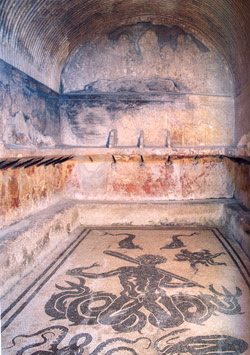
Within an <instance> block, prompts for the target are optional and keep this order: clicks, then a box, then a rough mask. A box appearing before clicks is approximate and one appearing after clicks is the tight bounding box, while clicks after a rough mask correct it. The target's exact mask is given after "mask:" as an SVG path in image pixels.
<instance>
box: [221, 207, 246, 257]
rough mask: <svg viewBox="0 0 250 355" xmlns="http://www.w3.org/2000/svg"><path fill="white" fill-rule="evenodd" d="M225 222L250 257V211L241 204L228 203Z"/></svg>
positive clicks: (225, 225) (226, 227) (225, 210)
mask: <svg viewBox="0 0 250 355" xmlns="http://www.w3.org/2000/svg"><path fill="white" fill-rule="evenodd" d="M223 224H224V227H225V229H226V231H227V233H229V234H230V235H232V236H233V238H234V239H235V240H236V241H237V243H238V244H239V245H240V246H241V248H242V249H243V250H244V252H245V253H246V255H247V256H248V258H249V259H250V211H249V210H247V209H246V208H244V207H242V206H241V205H239V204H226V205H225V206H224V215H223Z"/></svg>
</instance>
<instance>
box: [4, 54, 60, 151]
mask: <svg viewBox="0 0 250 355" xmlns="http://www.w3.org/2000/svg"><path fill="white" fill-rule="evenodd" d="M0 115H1V116H0V118H1V119H0V140H1V141H4V142H5V144H7V145H10V146H12V145H15V146H28V147H34V146H36V145H40V146H52V147H53V146H54V145H55V144H56V143H59V142H60V120H59V102H58V94H57V93H55V92H54V91H53V90H51V89H49V88H47V87H46V86H44V85H42V84H41V83H39V82H38V81H36V80H34V79H33V78H31V77H29V76H28V75H26V74H24V73H22V72H21V71H19V70H18V69H16V68H14V67H13V66H11V65H9V64H7V63H5V62H4V61H2V60H0Z"/></svg>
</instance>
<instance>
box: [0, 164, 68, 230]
mask: <svg viewBox="0 0 250 355" xmlns="http://www.w3.org/2000/svg"><path fill="white" fill-rule="evenodd" d="M73 168H74V163H72V162H67V163H63V164H60V165H56V166H53V165H49V166H40V167H34V166H32V167H29V168H27V169H24V168H20V169H15V170H12V169H7V170H0V195H1V198H0V227H2V226H3V225H6V224H8V223H11V222H13V221H17V220H18V219H21V218H24V217H26V216H27V215H29V214H31V213H34V212H36V211H39V210H41V209H44V208H46V207H48V206H49V205H51V204H53V203H55V202H58V201H59V200H60V199H62V198H63V197H64V196H65V193H66V191H67V184H68V181H69V180H70V176H71V173H72V170H73Z"/></svg>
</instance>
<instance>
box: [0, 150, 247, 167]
mask: <svg viewBox="0 0 250 355" xmlns="http://www.w3.org/2000/svg"><path fill="white" fill-rule="evenodd" d="M239 153H241V154H239ZM223 157H227V158H229V159H237V160H238V159H242V160H244V161H246V162H250V158H249V154H248V155H247V152H246V151H244V150H243V149H241V151H239V149H237V147H234V146H232V147H229V146H214V147H213V146H209V147H208V146H206V147H205V146H201V147H191V146H189V147H183V146H182V147H143V148H139V147H112V148H107V147H105V146H103V147H79V146H55V147H53V148H52V147H34V148H31V147H21V146H6V147H4V148H2V149H1V150H0V169H3V168H4V169H5V168H7V167H12V168H17V167H28V166H30V164H31V165H38V166H40V165H50V164H59V163H62V162H64V161H67V160H75V161H80V162H89V163H91V162H110V163H116V162H117V163H119V162H120V163H126V162H135V163H151V162H152V163H153V162H164V163H170V162H171V161H172V160H176V159H186V158H187V159H192V158H193V159H194V160H197V159H199V158H218V159H222V158H223ZM1 166H2V167H1Z"/></svg>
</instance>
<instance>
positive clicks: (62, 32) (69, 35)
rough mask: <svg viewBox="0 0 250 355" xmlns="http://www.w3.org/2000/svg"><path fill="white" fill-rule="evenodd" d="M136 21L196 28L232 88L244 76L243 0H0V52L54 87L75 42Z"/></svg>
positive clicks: (247, 35)
mask: <svg viewBox="0 0 250 355" xmlns="http://www.w3.org/2000/svg"><path fill="white" fill-rule="evenodd" d="M138 21H151V22H153V23H154V24H165V25H168V23H173V22H174V23H178V24H180V25H182V26H184V27H186V28H189V29H190V30H191V31H197V32H198V33H200V36H203V37H204V38H206V39H207V40H208V41H210V42H211V43H212V44H213V45H214V46H215V47H216V48H217V49H218V50H219V51H220V52H221V53H222V55H223V56H224V57H225V59H226V61H227V62H228V64H229V66H230V68H231V70H232V73H233V75H234V78H235V88H236V93H237V92H239V91H240V89H241V88H243V87H244V86H245V85H246V83H247V82H248V81H249V78H250V1H249V0H130V1H125V0H22V1H20V0H0V58H1V59H3V60H5V61H6V62H8V63H10V64H12V65H14V66H15V67H17V68H19V69H20V70H22V71H24V72H25V73H27V74H29V75H30V76H32V77H33V78H35V79H37V80H39V81H40V82H42V83H44V84H46V85H47V86H49V87H51V88H53V89H54V90H57V91H58V90H59V83H60V73H61V70H62V68H63V65H64V63H65V61H66V59H67V57H68V55H69V54H70V52H71V51H72V50H73V49H74V48H75V47H76V46H77V45H78V44H80V43H81V42H82V41H83V40H88V39H89V38H93V37H95V36H98V35H99V34H100V33H108V32H110V31H112V30H114V29H115V28H117V27H119V26H121V25H124V24H132V23H136V22H138Z"/></svg>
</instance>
